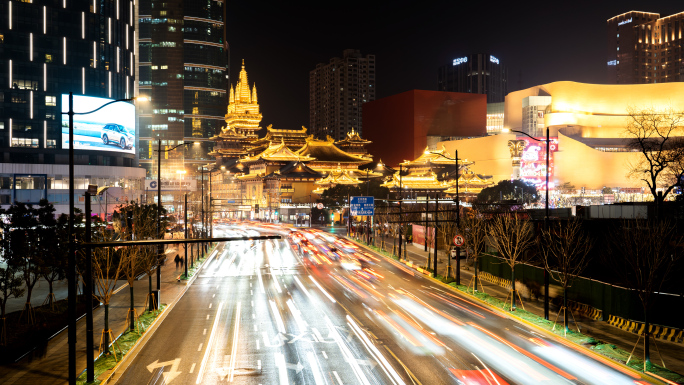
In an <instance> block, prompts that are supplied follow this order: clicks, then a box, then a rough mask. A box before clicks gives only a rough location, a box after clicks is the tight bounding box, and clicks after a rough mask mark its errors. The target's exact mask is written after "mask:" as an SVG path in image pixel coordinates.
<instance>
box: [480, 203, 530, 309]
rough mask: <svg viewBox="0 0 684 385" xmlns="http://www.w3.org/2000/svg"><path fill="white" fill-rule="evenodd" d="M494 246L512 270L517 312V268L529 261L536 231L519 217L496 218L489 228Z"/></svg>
mask: <svg viewBox="0 0 684 385" xmlns="http://www.w3.org/2000/svg"><path fill="white" fill-rule="evenodd" d="M487 233H488V235H489V237H490V239H491V241H492V245H493V246H494V248H495V249H496V251H498V253H499V256H500V257H501V258H502V259H503V260H504V262H505V263H506V264H507V265H508V266H510V268H511V293H510V296H511V311H513V310H515V296H516V295H517V293H516V291H515V266H516V265H517V264H520V263H523V262H525V261H526V260H527V250H528V249H529V248H530V247H531V246H532V245H533V244H534V229H533V227H532V224H531V223H530V221H528V220H527V219H524V218H522V217H521V216H518V215H500V216H497V217H495V218H494V219H493V220H492V221H491V222H490V223H489V226H488V228H487Z"/></svg>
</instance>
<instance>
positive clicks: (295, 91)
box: [227, 0, 684, 129]
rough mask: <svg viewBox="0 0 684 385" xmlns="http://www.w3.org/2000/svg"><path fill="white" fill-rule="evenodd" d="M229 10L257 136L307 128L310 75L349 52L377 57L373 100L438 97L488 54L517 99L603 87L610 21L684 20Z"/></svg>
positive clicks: (581, 8)
mask: <svg viewBox="0 0 684 385" xmlns="http://www.w3.org/2000/svg"><path fill="white" fill-rule="evenodd" d="M309 4H313V3H310V2H300V3H298V2H291V1H281V2H273V3H271V2H257V1H228V2H227V6H228V8H227V12H228V16H227V36H228V43H229V44H230V64H231V70H230V75H231V82H232V83H233V84H234V83H235V81H236V79H237V76H238V74H239V71H240V63H241V60H242V59H244V60H245V65H246V68H247V73H248V75H249V82H250V86H251V85H252V84H254V83H256V85H257V92H258V96H259V104H260V106H261V111H262V114H263V115H264V119H263V120H262V122H261V125H262V127H266V126H268V125H269V124H273V126H274V127H275V128H280V129H297V128H300V127H301V126H302V125H304V126H307V127H308V126H309V71H311V70H313V69H314V68H315V66H316V64H317V63H327V62H328V61H329V60H330V58H332V57H341V56H342V51H343V50H344V49H346V48H353V49H360V50H361V53H362V54H363V55H366V54H375V59H376V82H377V84H376V87H377V88H376V89H377V91H376V92H377V93H376V98H377V99H380V98H382V97H386V96H390V95H394V94H397V93H401V92H404V91H408V90H412V89H423V90H436V89H437V68H438V67H439V66H440V65H444V64H445V63H447V62H450V61H451V60H452V59H453V58H456V57H460V56H464V55H466V54H470V53H480V52H486V53H490V54H492V55H494V56H496V57H498V58H499V60H501V63H503V64H505V65H506V66H507V67H508V75H509V89H508V91H509V92H511V91H516V90H519V89H524V88H528V87H531V86H535V85H538V84H543V83H549V82H553V81H560V80H572V81H578V82H587V83H604V82H605V81H606V52H605V50H606V48H605V47H606V20H607V19H609V18H611V17H613V16H615V15H618V14H620V13H624V12H628V11H631V10H637V11H644V12H654V13H660V15H661V17H664V16H668V15H671V14H674V13H678V12H682V11H684V2H682V1H679V0H665V1H658V2H652V1H630V0H626V1H601V0H595V1H562V2H561V1H557V2H554V1H544V2H535V1H527V2H510V3H508V4H509V5H508V6H507V7H502V6H500V4H502V3H501V2H496V1H471V2H466V1H459V0H452V1H423V2H406V1H394V2H383V3H381V2H373V1H356V0H350V1H344V2H320V4H319V5H316V6H309Z"/></svg>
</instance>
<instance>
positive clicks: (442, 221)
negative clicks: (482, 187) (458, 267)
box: [435, 206, 458, 278]
mask: <svg viewBox="0 0 684 385" xmlns="http://www.w3.org/2000/svg"><path fill="white" fill-rule="evenodd" d="M448 207H451V206H448ZM454 210H457V209H456V208H454V209H451V210H449V209H447V208H442V210H440V209H439V208H438V209H437V219H438V222H437V234H435V236H436V237H438V238H441V239H440V240H441V241H442V243H441V246H442V249H443V250H444V254H445V255H446V258H447V266H448V267H447V274H445V277H447V278H448V277H450V276H451V274H452V270H451V255H450V251H451V245H452V241H453V239H454V237H455V236H456V234H457V233H458V228H457V227H456V213H455V212H454ZM435 249H437V248H435ZM435 252H437V250H435Z"/></svg>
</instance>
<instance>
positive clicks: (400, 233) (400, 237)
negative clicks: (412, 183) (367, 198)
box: [399, 163, 404, 259]
mask: <svg viewBox="0 0 684 385" xmlns="http://www.w3.org/2000/svg"><path fill="white" fill-rule="evenodd" d="M402 171H403V169H402V165H401V163H400V164H399V259H401V241H402V232H403V229H402V225H403V224H404V221H403V219H402V217H401V204H402V202H403V201H404V187H403V186H402V181H401V173H402Z"/></svg>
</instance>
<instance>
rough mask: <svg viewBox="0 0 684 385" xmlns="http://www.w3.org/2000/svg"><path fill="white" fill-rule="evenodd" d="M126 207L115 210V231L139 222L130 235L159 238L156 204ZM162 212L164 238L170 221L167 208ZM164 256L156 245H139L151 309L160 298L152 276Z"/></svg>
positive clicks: (138, 254) (141, 266)
mask: <svg viewBox="0 0 684 385" xmlns="http://www.w3.org/2000/svg"><path fill="white" fill-rule="evenodd" d="M124 208H126V211H124V210H120V211H118V212H116V211H115V215H114V216H115V217H116V218H117V219H116V220H115V223H114V226H115V231H117V232H121V231H123V230H121V227H123V226H134V225H136V224H137V228H136V229H135V230H132V229H130V230H128V232H129V235H133V236H134V237H135V239H137V240H142V239H155V238H157V205H156V204H149V205H148V204H143V205H138V204H137V203H129V204H128V205H127V206H124ZM129 214H130V215H132V217H131V218H130V219H124V218H128V215H129ZM161 214H162V221H161V228H162V239H163V238H164V237H163V235H164V233H165V232H166V230H165V229H166V228H167V226H168V222H167V220H166V209H164V208H163V207H162V208H161ZM198 231H201V229H198ZM163 257H164V256H163V255H159V254H158V253H157V247H156V246H139V250H138V251H137V252H136V262H135V263H136V264H137V265H139V266H140V269H141V271H142V272H144V273H145V274H147V279H148V291H149V292H148V294H147V298H148V304H149V310H150V311H152V310H154V309H155V302H154V301H156V300H158V298H155V297H154V294H153V292H152V276H153V275H154V273H155V270H156V268H157V266H158V265H159V264H160V263H162V258H163Z"/></svg>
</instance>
